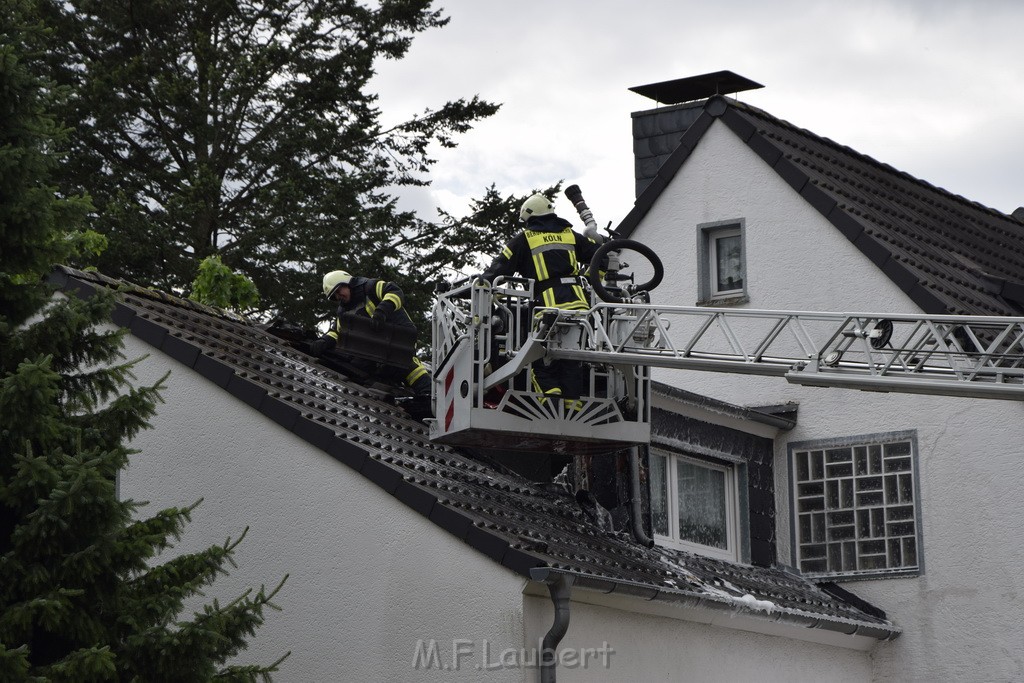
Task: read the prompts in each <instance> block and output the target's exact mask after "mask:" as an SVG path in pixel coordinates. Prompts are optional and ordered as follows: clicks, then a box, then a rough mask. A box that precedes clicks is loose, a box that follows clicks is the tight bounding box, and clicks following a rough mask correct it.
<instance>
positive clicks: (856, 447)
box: [788, 431, 924, 579]
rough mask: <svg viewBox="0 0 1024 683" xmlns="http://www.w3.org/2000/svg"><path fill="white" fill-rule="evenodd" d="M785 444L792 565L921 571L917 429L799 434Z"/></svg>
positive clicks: (857, 571)
mask: <svg viewBox="0 0 1024 683" xmlns="http://www.w3.org/2000/svg"><path fill="white" fill-rule="evenodd" d="M907 445H909V448H908V449H907V451H908V452H907V453H903V452H902V451H903V450H904V447H905V446H907ZM873 449H877V453H878V463H877V464H875V463H874V461H873V459H874V456H873V452H875V451H873ZM890 449H891V450H890ZM788 450H789V480H790V500H791V505H792V514H791V520H792V521H791V527H792V528H791V531H792V538H793V543H792V546H793V565H794V566H795V567H796V568H798V569H800V570H801V571H802V572H803V573H804V574H805V575H808V576H813V577H842V578H847V579H854V578H881V577H886V576H908V575H910V576H915V575H919V574H922V573H923V572H924V556H923V548H924V545H923V542H922V539H921V495H920V483H919V481H918V479H919V475H918V470H919V458H918V446H917V433H916V432H914V431H905V432H890V433H885V434H869V435H864V436H856V437H847V438H841V439H829V440H816V441H804V442H799V443H791V444H789V448H788ZM847 453H849V464H850V468H849V471H847V468H846V467H845V465H846V464H847V456H846V454H847ZM801 459H804V460H801ZM819 484H821V490H820V491H819V490H818V485H819ZM818 508H821V509H820V510H819V509H818ZM847 517H850V519H849V520H848V519H846V518H847ZM851 520H852V521H851ZM911 525H912V528H911ZM808 534H810V538H808ZM851 534H852V535H851ZM823 563H824V564H823Z"/></svg>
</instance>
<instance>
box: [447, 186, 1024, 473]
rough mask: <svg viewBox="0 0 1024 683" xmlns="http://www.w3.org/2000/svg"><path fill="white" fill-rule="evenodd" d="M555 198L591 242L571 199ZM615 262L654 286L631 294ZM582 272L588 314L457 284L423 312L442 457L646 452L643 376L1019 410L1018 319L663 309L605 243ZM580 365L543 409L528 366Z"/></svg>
mask: <svg viewBox="0 0 1024 683" xmlns="http://www.w3.org/2000/svg"><path fill="white" fill-rule="evenodd" d="M566 195H567V196H568V197H569V199H570V201H572V202H573V205H574V206H575V207H576V209H577V211H578V212H579V213H580V216H581V218H582V219H583V220H584V222H585V223H586V224H587V228H588V229H587V233H588V234H590V235H593V234H595V233H596V224H595V223H594V221H593V216H592V214H591V212H590V210H589V208H588V207H587V206H586V203H585V202H584V201H583V198H582V196H581V194H580V192H579V188H577V187H576V186H572V187H570V188H568V189H567V190H566ZM624 252H637V253H639V254H641V255H642V256H644V257H645V258H646V259H647V260H648V261H650V262H651V265H652V266H653V268H654V271H655V274H654V277H653V278H652V279H651V280H650V281H648V282H643V283H635V282H634V281H633V279H634V278H633V275H629V274H626V273H625V272H624V271H625V270H626V269H627V268H628V267H629V264H626V263H622V262H621V261H620V256H621V254H622V253H624ZM602 262H606V263H607V267H606V271H605V274H604V276H603V278H602V277H601V276H599V275H598V273H597V272H596V268H591V272H590V273H589V275H588V281H589V283H590V288H591V292H592V307H591V308H590V309H589V310H586V311H566V310H560V309H545V308H539V307H536V306H535V305H534V304H533V301H534V297H533V286H534V283H533V282H532V281H530V280H527V279H522V278H504V279H502V278H498V279H496V280H495V282H493V283H488V282H486V281H484V280H481V279H474V278H469V279H467V280H464V281H462V282H457V283H454V284H453V285H451V286H450V287H449V288H448V289H447V290H446V291H439V292H437V295H436V297H435V303H434V307H433V321H432V325H433V340H434V344H433V369H434V372H433V377H434V390H433V397H434V420H432V421H431V422H430V423H429V424H430V437H431V438H432V439H434V440H437V441H440V442H444V443H450V444H453V445H463V446H476V447H492V448H507V449H513V450H527V451H533V450H544V451H547V452H563V453H566V454H576V453H587V452H590V453H596V452H602V451H608V450H610V449H616V448H624V447H629V446H632V445H638V444H644V443H647V442H648V441H649V439H650V412H651V405H650V389H651V368H653V367H659V368H674V369H681V370H699V371H710V372H728V373H742V374H750V375H762V376H775V377H783V378H785V379H786V380H787V381H789V382H791V383H794V384H801V385H806V386H816V387H841V388H850V389H860V390H867V391H883V392H903V393H919V394H933V395H946V396H961V397H972V398H985V399H1002V400H1016V401H1021V400H1024V317H997V316H992V317H985V316H965V315H913V314H910V315H893V314H891V313H828V312H814V311H769V310H750V309H734V308H706V307H687V306H662V305H656V304H652V303H651V302H650V297H649V292H650V291H651V290H652V289H654V287H656V286H657V284H658V283H659V282H660V280H661V277H662V274H663V269H662V266H661V263H660V260H659V259H658V257H657V255H656V254H655V253H654V252H653V251H652V250H651V249H650V248H648V247H647V246H645V245H643V244H641V243H639V242H636V241H633V240H628V239H617V238H615V237H613V239H611V240H609V241H606V242H604V243H603V244H602V245H601V247H600V248H599V249H598V252H597V254H596V256H595V258H594V260H593V263H594V264H598V263H602ZM553 359H569V360H574V361H580V362H581V363H582V364H583V367H584V368H585V374H586V382H585V386H586V389H585V391H584V393H583V395H582V396H581V397H580V403H579V404H575V405H570V404H569V403H568V402H565V403H563V402H561V401H554V400H544V399H543V397H541V396H539V395H537V394H536V393H535V392H534V391H532V389H531V387H530V383H529V382H528V381H527V375H528V373H529V372H530V366H531V365H532V364H534V363H543V362H545V361H546V360H548V361H549V360H553Z"/></svg>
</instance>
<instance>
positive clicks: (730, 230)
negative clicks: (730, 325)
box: [697, 219, 749, 305]
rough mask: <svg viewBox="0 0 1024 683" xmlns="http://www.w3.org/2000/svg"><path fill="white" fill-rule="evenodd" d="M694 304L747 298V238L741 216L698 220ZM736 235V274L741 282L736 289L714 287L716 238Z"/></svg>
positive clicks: (740, 300) (719, 302)
mask: <svg viewBox="0 0 1024 683" xmlns="http://www.w3.org/2000/svg"><path fill="white" fill-rule="evenodd" d="M697 235H698V250H697V253H698V258H699V261H698V263H697V276H698V278H699V281H698V293H697V295H698V302H697V303H698V304H705V305H707V304H711V305H718V304H723V303H727V304H736V303H746V302H747V301H749V298H748V296H747V293H748V280H747V240H746V230H745V222H744V221H743V220H742V219H737V220H729V221H717V222H714V223H702V224H700V225H698V226H697ZM726 237H739V238H740V276H741V277H742V279H743V285H742V286H741V287H738V288H736V289H718V240H720V239H722V238H726Z"/></svg>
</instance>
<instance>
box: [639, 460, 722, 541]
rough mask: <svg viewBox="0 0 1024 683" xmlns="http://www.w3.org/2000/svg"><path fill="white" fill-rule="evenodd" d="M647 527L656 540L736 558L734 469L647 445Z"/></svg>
mask: <svg viewBox="0 0 1024 683" xmlns="http://www.w3.org/2000/svg"><path fill="white" fill-rule="evenodd" d="M650 463H651V526H652V528H653V530H654V535H655V538H656V540H657V541H658V543H660V544H661V545H664V546H669V547H674V548H680V549H682V550H690V551H693V552H698V553H701V554H703V555H709V556H712V557H718V558H722V559H727V560H736V559H738V552H737V547H738V545H739V543H738V540H737V538H738V533H737V517H738V514H737V495H736V475H735V468H734V467H733V466H732V465H730V464H726V463H722V464H718V463H712V462H708V461H704V460H698V459H696V458H689V457H686V456H683V455H677V454H673V453H669V452H667V451H661V450H658V449H652V450H651V455H650Z"/></svg>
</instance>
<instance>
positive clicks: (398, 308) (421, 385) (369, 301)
mask: <svg viewBox="0 0 1024 683" xmlns="http://www.w3.org/2000/svg"><path fill="white" fill-rule="evenodd" d="M324 296H326V297H327V299H328V300H329V301H334V302H336V303H337V304H338V311H337V315H335V317H334V322H333V323H332V325H331V329H330V330H328V331H327V334H325V335H323V336H322V337H320V338H319V339H317V340H316V341H314V342H312V343H311V344H310V352H311V353H312V354H313V355H315V356H319V355H322V354H324V353H326V352H327V351H330V350H331V349H333V348H334V347H335V346H336V345H337V343H338V338H339V336H340V332H341V326H342V325H344V319H343V317H342V316H344V315H346V314H347V315H358V316H363V317H366V318H369V319H370V321H371V326H372V328H373V329H374V330H380V329H381V327H382V326H383V325H384V323H386V322H387V323H392V324H395V325H401V326H403V327H410V328H412V329H413V330H415V329H416V326H415V325H414V324H413V322H412V319H411V318H410V317H409V313H408V312H407V311H406V310H405V307H404V306H403V302H402V300H403V298H404V295H403V294H402V290H401V288H399V286H398V285H396V284H395V283H394V282H387V281H385V280H375V279H372V278H367V277H358V276H353V275H350V274H349V273H347V272H345V271H344V270H332V271H331V272H329V273H327V274H326V275H324ZM354 364H355V365H356V366H357V367H360V368H361V369H365V370H370V371H375V374H377V375H378V376H380V377H381V378H382V379H385V380H388V381H390V382H395V383H404V384H405V385H406V386H408V387H409V388H410V389H411V390H412V392H413V393H414V394H415V395H416V396H420V397H426V396H430V376H429V374H428V372H427V368H426V367H425V366H424V365H423V363H422V362H420V360H419V359H418V358H416V356H413V357H412V358H410V359H409V365H408V367H407V368H405V369H402V368H396V367H393V366H383V365H382V366H380V367H379V368H378V367H376V366H377V364H376V363H373V362H372V361H364V360H361V359H356V361H355V362H354Z"/></svg>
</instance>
